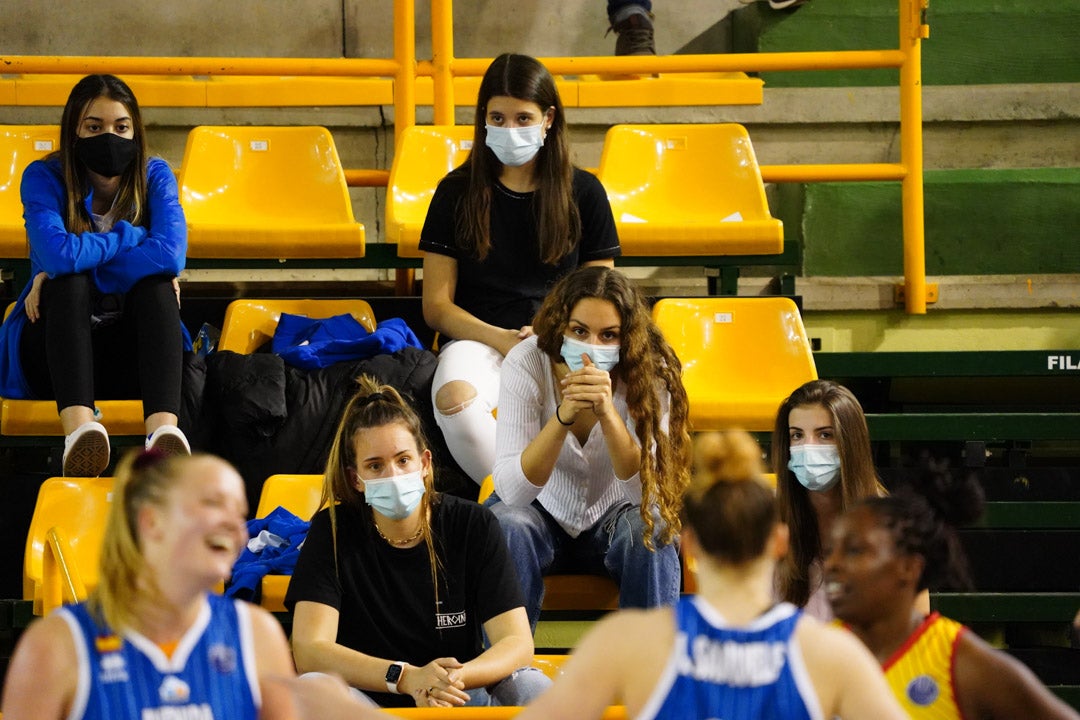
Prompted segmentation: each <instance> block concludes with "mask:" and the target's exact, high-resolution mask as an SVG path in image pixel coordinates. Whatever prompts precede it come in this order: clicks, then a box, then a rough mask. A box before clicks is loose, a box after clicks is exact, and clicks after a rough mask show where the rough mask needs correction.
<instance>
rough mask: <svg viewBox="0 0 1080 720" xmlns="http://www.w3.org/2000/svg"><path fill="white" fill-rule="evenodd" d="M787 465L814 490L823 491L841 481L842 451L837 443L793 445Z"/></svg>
mask: <svg viewBox="0 0 1080 720" xmlns="http://www.w3.org/2000/svg"><path fill="white" fill-rule="evenodd" d="M787 466H788V470H790V471H791V472H793V473H795V477H796V478H798V480H799V482H800V483H801V484H802V486H803V487H804V488H806V489H807V490H810V491H812V492H823V491H825V490H828V489H830V488H831V487H832V486H833V485H835V484H836V483H837V482H839V481H840V451H839V450H838V449H837V448H836V446H835V445H792V446H791V459H790V460H788V464H787Z"/></svg>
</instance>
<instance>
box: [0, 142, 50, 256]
mask: <svg viewBox="0 0 1080 720" xmlns="http://www.w3.org/2000/svg"><path fill="white" fill-rule="evenodd" d="M59 148H60V126H59V125H0V258H25V257H27V256H28V255H29V246H28V245H27V242H26V226H25V225H24V223H23V207H22V199H21V197H20V196H19V187H20V185H22V174H23V170H25V169H26V166H27V165H29V164H30V163H31V162H33V161H34V160H37V159H39V158H43V157H45V156H46V155H48V154H49V153H51V152H52V151H53V150H58V149H59Z"/></svg>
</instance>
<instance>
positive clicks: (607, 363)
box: [559, 335, 619, 372]
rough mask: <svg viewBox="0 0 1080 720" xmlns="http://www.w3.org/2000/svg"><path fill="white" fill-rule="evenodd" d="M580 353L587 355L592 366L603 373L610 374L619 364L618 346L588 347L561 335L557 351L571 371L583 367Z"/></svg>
mask: <svg viewBox="0 0 1080 720" xmlns="http://www.w3.org/2000/svg"><path fill="white" fill-rule="evenodd" d="M582 353H585V354H586V355H588V356H589V359H591V360H592V362H593V365H595V366H596V367H598V368H600V369H601V370H603V371H604V372H611V369H612V368H613V367H615V365H616V364H618V362H619V346H618V345H590V344H589V343H584V342H581V341H580V340H576V339H574V338H572V337H567V336H566V335H563V339H562V349H560V350H559V354H560V355H562V359H563V360H565V361H566V365H567V367H569V368H570V369H571V370H580V369H581V368H583V367H585V362H584V361H583V360H582V359H581V354H582Z"/></svg>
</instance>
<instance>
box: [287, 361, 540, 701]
mask: <svg viewBox="0 0 1080 720" xmlns="http://www.w3.org/2000/svg"><path fill="white" fill-rule="evenodd" d="M360 384H361V389H360V392H359V394H358V395H357V396H356V397H354V398H353V399H352V400H351V401H350V402H349V404H348V405H347V406H346V409H345V413H344V416H343V417H342V420H341V423H340V425H339V426H338V432H337V436H336V438H335V440H334V444H333V447H332V448H331V450H330V458H329V461H328V463H327V469H326V478H325V481H324V485H323V504H325V505H326V506H327V507H326V508H325V509H323V510H321V511H320V512H319V513H317V514H316V515H315V518H314V519H313V520H312V524H311V530H310V531H309V533H308V536H307V540H306V541H305V543H304V546H303V549H302V550H301V551H300V558H299V560H298V562H297V565H296V570H295V572H294V573H293V578H292V581H291V583H290V585H289V591H288V594H287V596H286V601H285V604H286V606H287V607H288V608H289V609H290V610H293V612H294V615H293V633H292V645H293V655H294V657H295V660H296V666H297V669H298V670H299V671H300V672H322V673H335V674H337V675H340V676H341V677H342V678H344V679H345V681H346V682H347V683H348V684H349V685H350V686H352V687H354V688H356V689H358V690H361V691H364V692H365V693H367V694H368V695H369V696H370V698H371V699H372V700H374V702H376V703H377V704H379V705H381V706H387V707H393V706H398V707H400V706H406V705H412V704H414V703H415V704H416V705H417V706H420V707H428V706H433V707H451V706H457V705H465V704H468V705H524V704H526V703H527V702H529V701H530V700H531V699H532V698H533V697H535V696H536V695H538V694H539V693H540V692H541V691H542V690H544V689H545V688H546V687H547V685H548V684H549V680H548V679H547V677H546V676H545V675H544V674H543V673H542V672H541V671H539V670H537V669H535V668H530V667H528V666H529V665H530V663H531V662H532V654H533V640H532V634H531V633H530V631H529V623H528V620H527V618H526V615H525V608H524V604H523V602H522V598H521V588H520V585H519V584H518V579H517V576H516V575H515V574H514V568H513V566H512V564H511V563H510V560H509V557H508V555H507V550H506V543H505V542H504V541H503V537H502V533H501V532H500V530H499V526H498V523H497V522H496V521H495V518H494V516H493V515H492V514H491V512H490V511H488V510H487V509H485V508H482V507H480V506H479V505H477V504H476V503H473V502H469V501H466V500H461V499H460V498H455V497H452V496H444V495H439V494H437V493H435V492H434V490H433V489H432V488H433V473H434V469H433V467H432V463H431V452H430V451H429V450H428V446H427V443H426V442H425V440H424V437H423V434H422V431H421V429H420V428H421V425H420V419H419V417H418V416H417V415H416V413H415V412H414V411H413V410H412V408H410V407H409V406H408V405H407V404H406V403H405V401H404V400H403V399H402V398H401V396H400V395H399V394H398V392H397V391H396V390H395V389H394V388H392V387H390V386H388V385H383V386H379V385H378V384H377V383H376V382H375V381H374V380H373V379H371V378H370V377H367V376H365V377H363V378H362V379H361V381H360ZM484 634H486V635H487V639H488V641H489V642H490V647H488V648H487V649H485V648H484V644H483V635H484Z"/></svg>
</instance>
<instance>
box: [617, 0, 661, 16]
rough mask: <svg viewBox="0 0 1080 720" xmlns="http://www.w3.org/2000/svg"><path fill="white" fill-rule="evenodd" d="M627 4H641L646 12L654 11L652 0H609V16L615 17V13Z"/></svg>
mask: <svg viewBox="0 0 1080 720" xmlns="http://www.w3.org/2000/svg"><path fill="white" fill-rule="evenodd" d="M627 5H640V6H641V7H643V8H645V11H646V12H652V0H607V14H608V17H609V18H613V17H615V13H616V12H618V11H619V10H621V9H622V8H624V7H626V6H627Z"/></svg>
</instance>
